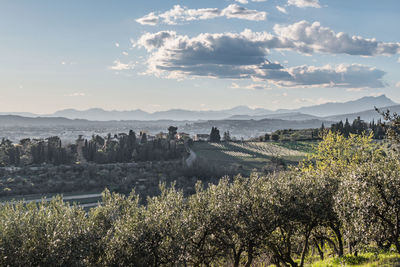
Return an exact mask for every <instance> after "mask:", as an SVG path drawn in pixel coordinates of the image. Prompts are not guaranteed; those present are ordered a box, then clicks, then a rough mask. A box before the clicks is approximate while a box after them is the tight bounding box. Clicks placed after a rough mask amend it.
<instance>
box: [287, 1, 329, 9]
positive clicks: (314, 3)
mask: <svg viewBox="0 0 400 267" xmlns="http://www.w3.org/2000/svg"><path fill="white" fill-rule="evenodd" d="M288 5H289V6H297V7H301V8H304V7H315V8H320V7H321V6H320V5H319V0H288Z"/></svg>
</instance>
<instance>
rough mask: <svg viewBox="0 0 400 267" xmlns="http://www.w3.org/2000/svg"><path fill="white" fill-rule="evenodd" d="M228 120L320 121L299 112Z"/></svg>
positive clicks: (233, 117) (243, 116) (238, 116)
mask: <svg viewBox="0 0 400 267" xmlns="http://www.w3.org/2000/svg"><path fill="white" fill-rule="evenodd" d="M229 119H230V120H263V119H278V120H291V121H305V120H313V119H321V118H320V117H317V116H313V115H308V114H303V113H300V112H289V113H281V114H267V115H234V116H231V117H229Z"/></svg>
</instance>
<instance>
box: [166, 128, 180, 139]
mask: <svg viewBox="0 0 400 267" xmlns="http://www.w3.org/2000/svg"><path fill="white" fill-rule="evenodd" d="M177 131H178V127H175V126H169V127H168V140H169V141H170V140H175V136H176V134H177Z"/></svg>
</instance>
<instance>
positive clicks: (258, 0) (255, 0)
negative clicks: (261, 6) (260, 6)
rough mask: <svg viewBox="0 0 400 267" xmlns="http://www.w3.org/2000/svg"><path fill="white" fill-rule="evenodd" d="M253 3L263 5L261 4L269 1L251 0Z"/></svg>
mask: <svg viewBox="0 0 400 267" xmlns="http://www.w3.org/2000/svg"><path fill="white" fill-rule="evenodd" d="M251 2H256V3H261V2H267V0H251Z"/></svg>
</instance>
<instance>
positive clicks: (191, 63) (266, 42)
mask: <svg viewBox="0 0 400 267" xmlns="http://www.w3.org/2000/svg"><path fill="white" fill-rule="evenodd" d="M134 46H137V47H144V48H145V49H146V50H147V51H148V52H149V53H150V56H149V58H148V59H147V62H146V63H147V66H148V69H147V71H146V73H147V74H151V75H156V76H159V77H167V78H173V79H184V78H187V77H196V76H197V77H198V76H201V77H212V78H226V79H252V80H253V81H257V82H268V83H271V84H274V85H275V86H280V87H343V88H360V87H365V88H380V87H384V86H385V85H384V83H383V82H382V77H383V76H384V75H385V72H384V71H381V70H378V69H375V68H371V67H367V66H364V65H357V64H352V65H337V66H330V65H327V66H323V67H314V66H298V67H291V68H284V67H283V66H282V65H281V64H279V63H276V62H271V61H269V60H268V59H267V57H268V49H271V48H292V47H295V45H294V43H293V42H291V41H290V40H289V41H288V40H286V39H282V38H278V37H275V36H273V35H271V34H268V33H265V32H261V33H257V32H252V31H250V30H245V31H243V32H242V33H239V34H238V33H223V34H210V33H204V34H200V35H198V36H195V37H193V38H190V37H188V36H185V35H178V34H177V33H176V32H171V31H169V32H168V31H163V32H158V33H153V34H150V33H146V34H144V35H143V36H142V37H141V38H140V39H139V40H138V41H137V42H135V43H134Z"/></svg>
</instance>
